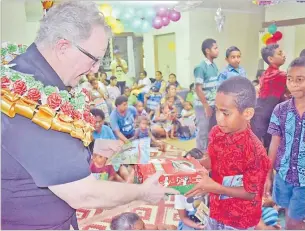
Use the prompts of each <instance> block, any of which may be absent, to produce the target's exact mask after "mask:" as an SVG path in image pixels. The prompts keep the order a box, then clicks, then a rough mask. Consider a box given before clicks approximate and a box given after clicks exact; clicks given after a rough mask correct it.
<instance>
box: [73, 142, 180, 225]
mask: <svg viewBox="0 0 305 231" xmlns="http://www.w3.org/2000/svg"><path fill="white" fill-rule="evenodd" d="M184 154H185V151H184V150H181V149H178V148H175V147H174V146H172V145H170V144H166V150H165V152H160V151H158V150H157V149H152V150H151V158H152V159H154V158H173V157H180V156H183V155H184ZM132 212H135V213H137V214H138V215H139V216H140V217H141V218H142V219H143V221H144V222H145V224H146V225H147V228H148V229H149V226H150V225H159V224H166V225H177V224H178V220H179V218H178V213H177V211H176V210H175V209H174V197H173V196H171V197H169V198H167V199H165V200H163V201H161V202H160V203H159V204H157V205H144V206H141V207H138V208H135V209H133V210H132ZM102 213H103V210H102V209H90V210H89V209H79V210H77V213H76V214H77V219H78V221H81V220H83V219H87V218H90V217H93V216H95V215H97V214H102ZM110 222H111V218H107V219H105V220H103V221H100V222H96V223H94V224H90V225H88V226H85V227H79V228H80V229H82V230H89V229H90V230H110V227H109V226H110Z"/></svg>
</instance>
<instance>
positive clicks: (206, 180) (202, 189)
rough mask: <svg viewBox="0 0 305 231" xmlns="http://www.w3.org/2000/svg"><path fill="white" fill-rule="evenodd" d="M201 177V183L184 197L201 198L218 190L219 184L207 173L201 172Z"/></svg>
mask: <svg viewBox="0 0 305 231" xmlns="http://www.w3.org/2000/svg"><path fill="white" fill-rule="evenodd" d="M201 176H202V179H201V181H200V182H199V183H198V184H196V186H195V187H194V188H193V189H192V190H190V191H189V192H188V193H187V194H186V195H185V196H186V197H193V196H202V195H204V194H207V193H210V192H215V191H217V190H218V189H219V187H220V184H218V183H217V182H215V181H214V180H213V179H212V178H210V177H209V175H208V172H207V171H202V172H201Z"/></svg>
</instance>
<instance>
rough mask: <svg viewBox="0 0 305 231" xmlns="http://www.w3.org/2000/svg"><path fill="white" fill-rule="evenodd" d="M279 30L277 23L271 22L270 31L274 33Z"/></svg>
mask: <svg viewBox="0 0 305 231" xmlns="http://www.w3.org/2000/svg"><path fill="white" fill-rule="evenodd" d="M276 31H277V26H276V25H275V24H271V25H270V26H269V27H268V32H269V33H270V34H274V33H275V32H276Z"/></svg>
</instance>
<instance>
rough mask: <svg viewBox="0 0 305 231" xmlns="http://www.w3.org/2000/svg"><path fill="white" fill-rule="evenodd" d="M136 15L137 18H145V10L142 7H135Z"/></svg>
mask: <svg viewBox="0 0 305 231" xmlns="http://www.w3.org/2000/svg"><path fill="white" fill-rule="evenodd" d="M136 16H137V17H138V18H140V19H142V18H145V11H144V9H141V8H139V9H137V12H136Z"/></svg>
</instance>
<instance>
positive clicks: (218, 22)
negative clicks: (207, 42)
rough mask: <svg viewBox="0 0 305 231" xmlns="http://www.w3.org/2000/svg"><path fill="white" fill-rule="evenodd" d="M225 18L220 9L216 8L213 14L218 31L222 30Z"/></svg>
mask: <svg viewBox="0 0 305 231" xmlns="http://www.w3.org/2000/svg"><path fill="white" fill-rule="evenodd" d="M225 20H226V16H225V15H224V14H223V12H222V9H221V8H218V9H217V11H216V15H215V21H216V26H217V30H218V32H222V30H223V26H224V24H225Z"/></svg>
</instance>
